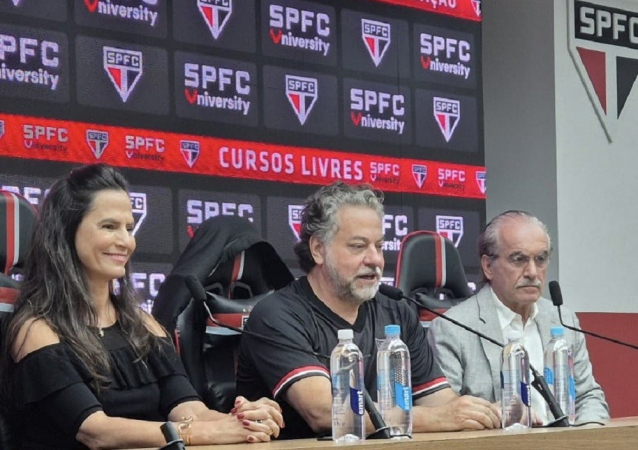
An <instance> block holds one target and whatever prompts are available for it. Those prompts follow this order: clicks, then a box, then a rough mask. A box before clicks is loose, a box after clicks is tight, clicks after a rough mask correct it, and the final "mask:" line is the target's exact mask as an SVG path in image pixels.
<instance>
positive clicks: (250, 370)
mask: <svg viewBox="0 0 638 450" xmlns="http://www.w3.org/2000/svg"><path fill="white" fill-rule="evenodd" d="M382 200H383V197H382V194H381V193H379V192H377V191H372V190H371V189H370V187H369V186H367V185H359V186H348V185H346V184H345V183H341V182H337V183H334V184H332V185H330V186H326V187H324V188H322V189H320V190H319V191H318V192H317V193H315V194H314V195H312V196H311V197H310V198H309V199H308V200H307V201H306V204H305V206H304V210H303V213H302V219H301V229H300V233H299V236H300V242H299V243H297V245H296V246H295V253H296V254H297V257H298V259H299V264H300V266H301V268H302V269H303V270H304V271H305V272H307V274H308V275H307V276H306V277H302V278H300V279H299V280H297V281H294V282H292V283H291V284H290V285H289V286H288V287H286V288H283V289H281V290H279V291H277V292H276V293H274V294H273V295H271V296H269V297H267V298H266V299H264V300H262V301H261V302H259V303H258V304H257V306H256V307H255V309H254V310H253V311H252V312H251V314H250V318H249V319H248V322H247V324H246V327H245V329H246V330H249V331H252V332H254V333H257V334H260V335H264V336H267V339H259V338H257V337H255V336H251V335H247V334H244V335H243V336H242V342H241V351H240V355H239V363H238V368H237V389H238V393H239V394H241V395H244V396H245V397H247V398H249V399H253V398H255V399H256V398H260V397H262V396H269V397H272V398H274V399H275V400H277V401H278V402H280V404H281V406H282V409H283V413H284V422H285V428H283V429H282V432H281V437H284V438H302V437H311V436H315V435H317V434H323V433H327V432H329V430H330V427H331V415H330V414H331V408H332V396H331V386H330V372H329V367H330V356H329V355H330V353H331V352H332V349H333V348H334V347H335V346H336V345H337V342H338V339H337V330H339V329H344V328H350V329H352V330H353V331H354V342H355V343H356V344H357V345H358V346H359V348H360V349H361V351H362V353H363V355H364V373H365V385H366V389H367V390H368V392H369V393H370V395H371V397H372V398H373V399H376V353H377V342H379V341H380V340H382V339H383V338H384V327H385V325H388V324H397V325H400V326H401V339H402V340H403V341H404V342H405V343H406V344H407V345H408V347H409V349H410V359H411V366H412V394H413V399H414V401H413V403H414V409H413V431H414V432H424V431H453V430H461V429H483V428H497V427H499V426H500V419H499V411H498V409H497V408H496V407H495V406H494V405H492V404H490V403H489V402H487V401H485V400H482V399H479V398H476V397H471V396H464V397H458V396H457V395H456V394H455V393H454V392H453V391H452V389H450V386H449V385H448V383H447V381H446V379H445V377H444V376H443V374H442V372H441V369H440V368H439V366H438V365H437V364H436V362H435V361H434V358H433V355H432V352H431V351H430V348H429V346H428V343H427V339H426V337H425V331H424V330H423V328H422V327H421V324H420V323H419V320H418V318H417V317H416V314H414V311H412V309H411V308H410V307H409V306H408V305H407V304H405V303H404V302H397V301H395V300H391V299H389V298H387V297H385V296H383V295H380V294H379V293H378V292H377V290H378V286H379V282H380V279H381V274H382V272H383V265H384V260H383V251H382V244H383V224H382V219H383V205H382ZM278 342H280V343H281V344H278ZM367 428H368V431H372V425H371V423H370V421H369V420H368V423H367Z"/></svg>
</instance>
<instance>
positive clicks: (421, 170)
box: [412, 164, 428, 189]
mask: <svg viewBox="0 0 638 450" xmlns="http://www.w3.org/2000/svg"><path fill="white" fill-rule="evenodd" d="M427 176H428V166H425V165H423V164H412V178H414V182H415V183H416V185H417V186H418V187H419V189H421V188H422V187H423V183H425V179H426V178H427Z"/></svg>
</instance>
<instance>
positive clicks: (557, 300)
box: [549, 281, 638, 350]
mask: <svg viewBox="0 0 638 450" xmlns="http://www.w3.org/2000/svg"><path fill="white" fill-rule="evenodd" d="M549 296H550V297H551V298H552V303H553V304H554V306H555V307H556V308H558V319H559V320H560V323H561V325H562V326H564V327H565V328H567V329H568V330H572V331H577V332H578V333H583V334H586V335H589V336H593V337H595V338H598V339H602V340H604V341H609V342H613V343H614V344H620V345H624V346H625V347H629V348H633V349H634V350H638V346H636V345H633V344H628V343H627V342H622V341H619V340H617V339H612V338H610V337H606V336H601V335H600V334H597V333H593V332H591V331H585V330H582V329H580V328H576V327H572V326H569V325H567V324H565V322H563V316H562V314H561V311H560V307H561V306H562V304H563V294H562V293H561V291H560V285H559V284H558V281H550V282H549Z"/></svg>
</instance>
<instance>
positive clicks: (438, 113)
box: [433, 97, 461, 142]
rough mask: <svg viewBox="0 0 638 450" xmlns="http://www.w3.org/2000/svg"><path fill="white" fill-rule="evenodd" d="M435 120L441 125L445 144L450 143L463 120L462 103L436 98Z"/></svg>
mask: <svg viewBox="0 0 638 450" xmlns="http://www.w3.org/2000/svg"><path fill="white" fill-rule="evenodd" d="M433 104H434V119H435V120H436V123H438V124H439V128H440V129H441V133H443V137H444V138H445V142H450V139H452V135H453V134H454V130H455V129H456V126H457V125H458V124H459V121H460V119H461V102H460V101H458V100H452V99H449V98H443V97H434V102H433Z"/></svg>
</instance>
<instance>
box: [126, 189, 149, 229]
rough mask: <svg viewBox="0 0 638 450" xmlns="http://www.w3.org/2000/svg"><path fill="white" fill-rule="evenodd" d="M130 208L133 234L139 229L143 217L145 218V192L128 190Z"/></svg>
mask: <svg viewBox="0 0 638 450" xmlns="http://www.w3.org/2000/svg"><path fill="white" fill-rule="evenodd" d="M129 197H130V199H131V208H132V210H133V219H135V227H134V228H133V236H135V234H136V233H137V232H138V231H139V229H140V227H141V226H142V223H144V219H146V212H147V207H146V194H145V193H144V192H130V193H129Z"/></svg>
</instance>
